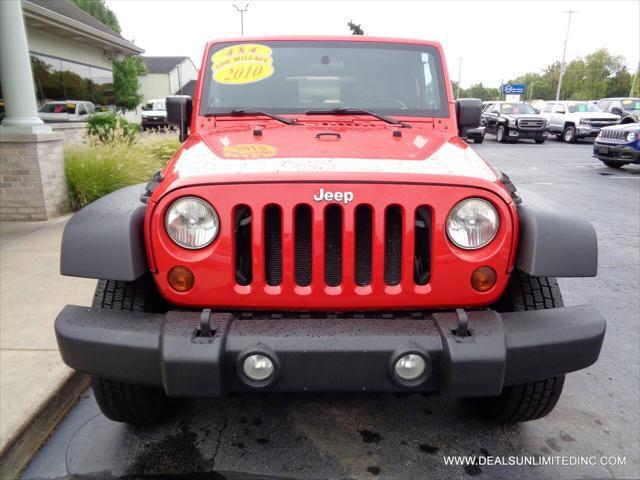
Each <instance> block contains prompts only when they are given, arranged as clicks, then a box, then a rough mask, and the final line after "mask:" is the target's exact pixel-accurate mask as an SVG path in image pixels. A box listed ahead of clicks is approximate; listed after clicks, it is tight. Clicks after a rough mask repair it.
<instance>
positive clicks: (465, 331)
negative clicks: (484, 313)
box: [455, 308, 471, 337]
mask: <svg viewBox="0 0 640 480" xmlns="http://www.w3.org/2000/svg"><path fill="white" fill-rule="evenodd" d="M456 315H457V316H458V328H456V332H455V333H456V335H457V336H458V337H470V336H471V333H470V332H469V317H468V316H467V312H465V311H464V309H462V308H456Z"/></svg>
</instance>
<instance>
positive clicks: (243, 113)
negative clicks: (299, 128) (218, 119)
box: [205, 108, 302, 125]
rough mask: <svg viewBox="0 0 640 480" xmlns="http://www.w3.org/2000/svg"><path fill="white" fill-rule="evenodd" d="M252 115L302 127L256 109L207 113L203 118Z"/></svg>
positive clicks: (287, 119) (294, 122)
mask: <svg viewBox="0 0 640 480" xmlns="http://www.w3.org/2000/svg"><path fill="white" fill-rule="evenodd" d="M252 113H257V114H259V115H264V116H265V117H269V118H273V119H274V120H277V121H279V122H282V123H285V124H287V125H302V124H301V123H300V122H296V121H295V120H291V119H289V118H286V117H281V116H280V115H276V114H275V113H270V112H266V111H264V110H260V109H257V108H234V109H233V110H231V111H229V112H224V113H207V114H205V117H214V116H217V115H251V114H252Z"/></svg>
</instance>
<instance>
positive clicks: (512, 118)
mask: <svg viewBox="0 0 640 480" xmlns="http://www.w3.org/2000/svg"><path fill="white" fill-rule="evenodd" d="M482 124H483V125H484V126H485V128H486V131H487V133H493V134H495V136H496V140H498V142H500V143H505V142H507V141H510V140H513V141H516V142H517V141H518V140H520V139H532V140H534V141H535V142H536V143H544V141H545V140H546V139H547V121H546V120H545V119H544V118H543V117H542V116H541V115H540V114H539V113H537V112H536V111H535V110H534V109H533V107H532V106H531V105H529V104H528V103H514V102H488V103H487V105H485V107H484V110H483V111H482Z"/></svg>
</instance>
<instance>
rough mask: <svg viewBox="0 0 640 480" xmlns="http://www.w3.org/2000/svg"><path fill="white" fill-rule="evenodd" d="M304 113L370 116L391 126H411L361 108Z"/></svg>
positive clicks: (329, 109) (338, 108)
mask: <svg viewBox="0 0 640 480" xmlns="http://www.w3.org/2000/svg"><path fill="white" fill-rule="evenodd" d="M304 113H305V114H307V115H327V114H328V115H370V116H372V117H375V118H377V119H378V120H382V121H383V122H387V123H391V124H392V125H400V126H401V127H402V128H411V125H409V124H408V123H405V122H402V121H400V120H396V119H395V118H391V117H387V116H386V115H382V114H381V113H376V112H374V111H372V110H365V109H362V108H352V107H336V108H328V109H326V110H308V111H306V112H304Z"/></svg>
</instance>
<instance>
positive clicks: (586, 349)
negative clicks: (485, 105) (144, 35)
mask: <svg viewBox="0 0 640 480" xmlns="http://www.w3.org/2000/svg"><path fill="white" fill-rule="evenodd" d="M480 111H481V103H480V101H479V100H474V99H462V100H457V101H454V99H453V95H452V91H451V85H450V82H449V77H448V75H447V68H446V65H445V60H444V56H443V53H442V48H441V46H440V45H439V44H438V43H435V42H426V41H422V40H398V39H385V38H373V37H344V38H343V37H331V38H319V37H312V38H311V37H284V38H283V37H278V38H272V37H265V38H253V39H246V38H242V39H236V40H221V41H214V42H211V43H209V44H208V45H207V48H206V51H205V55H204V61H203V65H202V68H201V70H200V77H199V79H198V85H197V88H196V92H195V97H194V98H193V101H192V99H191V98H190V97H185V96H174V97H168V98H167V112H168V113H167V114H168V118H169V121H170V122H172V123H173V124H176V125H177V126H178V127H179V129H180V135H181V138H182V139H183V141H184V144H183V145H182V147H181V148H180V150H179V151H178V152H177V153H176V154H175V156H174V157H173V159H172V160H171V161H170V162H169V164H168V165H167V166H166V168H165V169H164V170H163V171H162V172H159V173H158V174H156V175H155V176H154V177H153V179H152V181H151V182H150V183H149V184H147V185H146V186H144V185H136V186H132V187H128V188H124V189H122V190H119V191H116V192H114V193H112V194H110V195H107V196H106V197H103V198H102V199H100V200H98V201H96V202H95V203H93V204H91V205H89V206H87V207H86V208H84V209H83V210H81V211H79V212H78V213H76V214H75V215H74V216H73V217H72V218H71V220H70V221H69V222H68V224H67V226H66V229H65V232H64V238H63V242H62V259H61V271H62V274H64V275H73V276H80V277H88V278H96V279H100V281H99V282H98V287H97V289H96V293H95V297H94V301H93V305H92V306H91V307H90V308H88V307H80V306H72V305H69V306H66V307H65V308H64V310H63V311H62V312H61V313H60V315H59V316H58V318H57V320H56V324H55V328H56V334H57V338H58V344H59V346H60V351H61V353H62V357H63V359H64V361H65V362H66V363H67V364H68V365H69V366H71V367H72V368H74V369H76V370H78V371H81V372H86V373H89V374H91V376H92V378H93V389H94V392H95V396H96V399H97V401H98V404H99V406H100V408H101V409H102V412H103V413H104V414H105V415H106V416H107V417H109V418H111V419H113V420H116V421H122V422H129V423H142V422H149V421H154V420H157V419H159V418H161V417H162V416H163V415H165V414H167V413H168V412H169V411H170V410H171V407H172V405H173V403H174V401H175V398H178V397H196V396H220V395H223V394H225V393H226V392H232V391H235V392H237V391H249V390H252V391H266V392H273V391H279V392H283V391H284V392H311V391H316V392H317V391H341V392H344V391H385V392H390V391H409V392H411V391H413V392H436V393H446V394H448V395H452V396H456V397H474V398H476V397H477V405H478V406H479V407H481V409H482V410H483V411H484V412H485V413H486V414H488V415H489V416H490V417H492V418H495V419H497V420H499V421H509V422H515V421H524V420H532V419H536V418H540V417H542V416H544V415H546V414H547V413H549V412H550V411H551V410H552V409H553V407H554V406H555V404H556V402H557V401H558V398H559V396H560V393H561V391H562V385H563V381H564V374H565V373H567V372H571V371H575V370H579V369H582V368H585V367H587V366H589V365H591V364H592V363H594V362H595V361H596V359H597V358H598V355H599V352H600V348H601V345H602V341H603V337H604V331H605V321H604V319H603V318H602V316H601V315H600V314H599V313H598V312H597V311H596V310H594V309H593V308H591V307H589V306H575V307H564V308H563V304H562V297H561V295H560V290H559V289H558V284H557V282H556V280H555V277H581V276H594V275H595V274H596V269H597V241H596V235H595V232H594V229H593V228H592V226H591V225H590V224H589V223H588V222H586V221H584V220H581V219H579V218H576V217H575V215H573V214H571V213H568V214H564V213H561V212H560V211H559V210H558V209H557V208H556V207H554V206H552V205H549V204H547V202H546V201H545V200H544V199H539V198H536V197H534V196H533V195H523V199H522V201H521V199H520V197H519V196H518V195H517V194H516V190H515V188H514V187H513V185H512V184H511V182H510V181H509V179H508V178H507V177H506V176H505V175H502V174H500V173H499V172H496V171H495V170H494V169H493V168H492V167H490V166H489V165H487V163H486V162H485V161H484V160H483V159H482V158H480V157H479V156H478V155H477V154H476V153H474V152H473V150H472V149H471V148H470V147H469V146H468V145H467V144H466V143H465V142H464V141H463V140H461V138H460V137H463V138H464V137H465V136H466V131H467V129H470V128H475V127H477V126H478V125H479V122H480Z"/></svg>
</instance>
